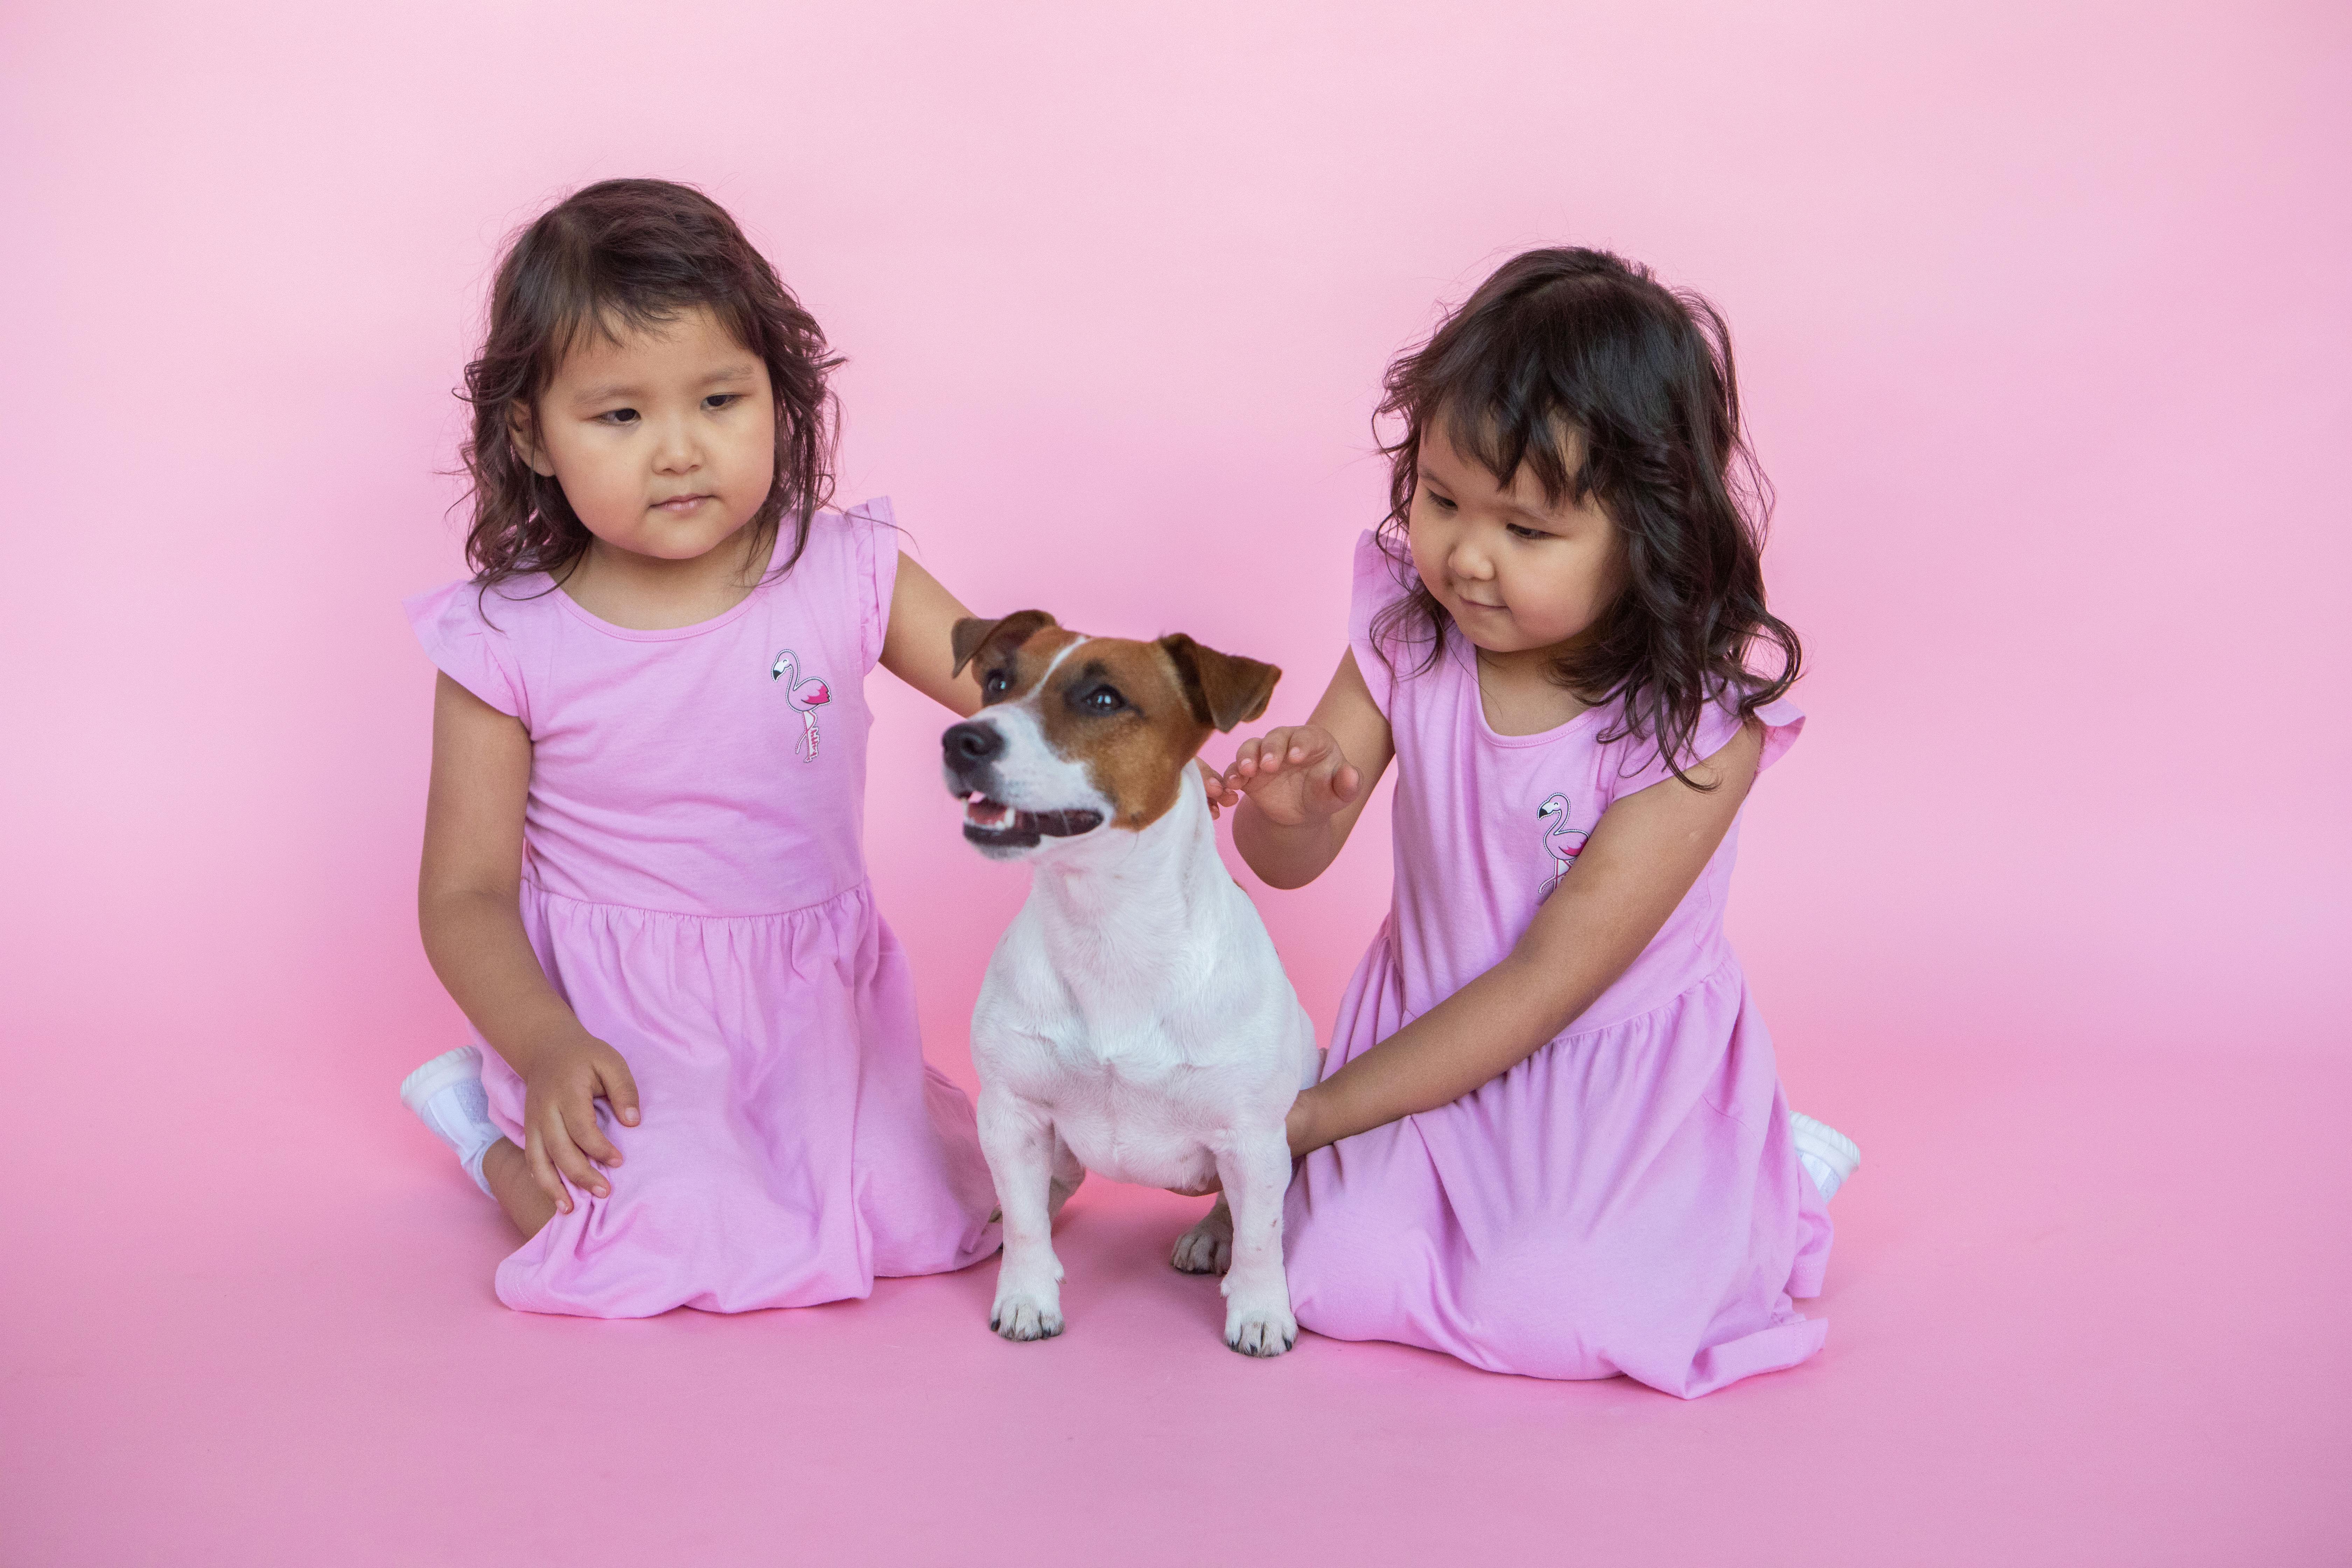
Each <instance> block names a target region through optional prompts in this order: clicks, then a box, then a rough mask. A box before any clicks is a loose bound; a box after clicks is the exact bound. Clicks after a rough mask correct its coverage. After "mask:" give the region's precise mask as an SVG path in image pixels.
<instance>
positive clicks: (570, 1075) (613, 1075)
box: [522, 1030, 639, 1214]
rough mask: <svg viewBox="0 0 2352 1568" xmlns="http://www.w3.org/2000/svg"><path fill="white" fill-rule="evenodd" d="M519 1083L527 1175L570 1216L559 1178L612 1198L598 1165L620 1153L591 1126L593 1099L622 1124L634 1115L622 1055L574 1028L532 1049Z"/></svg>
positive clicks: (630, 1123)
mask: <svg viewBox="0 0 2352 1568" xmlns="http://www.w3.org/2000/svg"><path fill="white" fill-rule="evenodd" d="M522 1081H523V1102H522V1121H523V1130H524V1142H523V1155H524V1157H525V1158H526V1159H527V1160H529V1161H530V1173H531V1176H532V1178H533V1179H534V1180H536V1181H537V1182H538V1183H539V1184H540V1186H541V1188H543V1189H544V1190H545V1191H546V1193H547V1195H548V1196H549V1197H551V1198H553V1199H554V1200H555V1206H556V1208H557V1210H558V1211H559V1212H561V1213H563V1214H570V1213H571V1212H572V1194H571V1193H569V1192H568V1191H566V1190H565V1188H564V1185H563V1178H568V1179H569V1180H570V1181H571V1183H572V1185H573V1186H576V1187H578V1188H580V1189H581V1190H582V1191H583V1192H586V1193H590V1194H593V1195H595V1196H597V1197H600V1198H602V1197H609V1196H611V1195H612V1191H613V1187H612V1184H611V1183H610V1182H608V1181H606V1180H605V1179H604V1172H602V1171H600V1170H598V1169H597V1166H599V1165H607V1166H609V1165H617V1164H619V1163H621V1152H620V1150H618V1149H616V1148H614V1146H613V1142H612V1140H611V1139H609V1138H607V1137H605V1136H604V1129H603V1128H601V1127H599V1126H597V1125H596V1101H597V1100H600V1099H601V1100H604V1101H606V1102H607V1103H609V1104H610V1105H611V1106H612V1108H613V1114H614V1115H615V1116H617V1117H619V1118H620V1120H621V1124H622V1125H623V1126H625V1127H635V1125H636V1124H637V1121H638V1118H639V1111H638V1110H637V1080H636V1079H634V1078H632V1077H630V1076H629V1064H628V1063H627V1062H625V1061H623V1060H622V1059H621V1053H620V1052H618V1051H616V1050H614V1048H613V1047H610V1046H608V1045H606V1044H605V1043H604V1041H602V1040H600V1039H597V1038H596V1037H594V1036H593V1035H590V1034H588V1033H587V1032H586V1031H584V1030H582V1031H578V1032H577V1033H575V1034H574V1035H573V1036H572V1037H571V1038H568V1039H563V1040H559V1041H557V1042H555V1043H553V1044H551V1045H548V1046H544V1047H541V1048H540V1049H538V1050H536V1051H534V1052H532V1053H531V1056H530V1071H529V1072H527V1073H525V1074H524V1075H523V1080H522ZM558 1172H561V1173H562V1178H559V1176H558V1175H557V1173H558Z"/></svg>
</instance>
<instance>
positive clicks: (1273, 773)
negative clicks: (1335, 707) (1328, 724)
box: [1213, 724, 1364, 827]
mask: <svg viewBox="0 0 2352 1568" xmlns="http://www.w3.org/2000/svg"><path fill="white" fill-rule="evenodd" d="M1223 784H1224V792H1223V795H1218V796H1213V798H1214V799H1215V800H1216V802H1217V804H1218V805H1240V804H1241V802H1242V798H1243V796H1244V795H1246V796H1248V797H1249V798H1250V799H1251V800H1254V801H1255V802H1257V808H1258V810H1259V811H1260V812H1262V813H1264V814H1265V818H1266V820H1267V821H1269V822H1271V823H1273V824H1275V825H1276V826H1279V827H1304V826H1309V825H1312V824H1318V823H1323V822H1328V821H1329V820H1330V819H1331V818H1332V817H1334V816H1338V815H1339V813H1340V812H1342V811H1344V810H1346V809H1347V808H1348V807H1349V806H1350V805H1354V804H1355V803H1356V797H1357V796H1358V795H1360V794H1361V793H1362V791H1363V784H1364V775H1363V773H1361V772H1360V770H1359V769H1357V768H1356V767H1355V766H1353V765H1352V764H1351V763H1349V761H1348V759H1347V757H1346V756H1345V755H1344V754H1342V753H1341V752H1340V750H1339V742H1338V741H1336V740H1334V739H1333V738H1332V735H1331V732H1330V731H1328V730H1326V729H1323V728H1322V727H1321V726H1319V725H1316V724H1299V725H1296V726H1294V727H1291V728H1287V729H1281V730H1270V731H1267V732H1266V733H1265V734H1264V735H1261V736H1259V737H1258V738H1257V739H1255V740H1252V741H1244V742H1242V743H1241V749H1240V750H1239V751H1237V752H1234V765H1233V766H1231V767H1229V768H1227V769H1226V770H1225V773H1224V779H1223Z"/></svg>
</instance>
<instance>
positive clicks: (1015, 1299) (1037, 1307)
mask: <svg viewBox="0 0 2352 1568" xmlns="http://www.w3.org/2000/svg"><path fill="white" fill-rule="evenodd" d="M988 1326H989V1327H990V1328H992V1329H994V1330H995V1331H997V1332H998V1333H1000V1334H1002V1335H1003V1336H1004V1337H1005V1338H1006V1339H1008V1340H1050V1339H1052V1338H1053V1337H1054V1336H1055V1334H1058V1333H1060V1332H1061V1331H1062V1293H1061V1291H1060V1290H1058V1289H1047V1290H1000V1291H998V1292H997V1293H996V1305H995V1306H993V1307H991V1308H990V1309H989V1310H988Z"/></svg>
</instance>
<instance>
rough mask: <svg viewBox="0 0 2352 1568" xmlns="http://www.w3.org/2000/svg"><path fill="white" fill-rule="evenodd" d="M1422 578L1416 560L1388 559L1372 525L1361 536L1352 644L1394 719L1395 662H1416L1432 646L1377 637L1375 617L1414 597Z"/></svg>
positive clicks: (1352, 597)
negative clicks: (1409, 563)
mask: <svg viewBox="0 0 2352 1568" xmlns="http://www.w3.org/2000/svg"><path fill="white" fill-rule="evenodd" d="M1417 580H1418V579H1416V578H1415V577H1414V576H1413V574H1412V567H1411V566H1400V565H1399V564H1398V563H1396V562H1394V561H1391V560H1390V559H1389V554H1388V552H1387V551H1385V550H1382V549H1381V542H1380V537H1379V535H1377V534H1375V533H1373V532H1371V531H1369V530H1367V531H1365V533H1364V535H1363V537H1362V538H1360V539H1359V540H1357V541H1356V573H1355V583H1354V585H1353V587H1352V589H1351V590H1350V592H1349V595H1348V646H1349V647H1350V648H1352V649H1353V650H1354V651H1355V655H1356V668H1357V669H1358V670H1359V671H1360V672H1361V673H1362V675H1363V678H1364V684H1365V685H1366V686H1368V687H1370V689H1371V693H1372V702H1373V705H1374V706H1376V707H1377V708H1379V709H1380V710H1381V717H1382V718H1384V719H1392V715H1391V713H1390V712H1389V708H1390V705H1391V702H1392V701H1393V700H1395V697H1396V682H1397V672H1396V668H1395V664H1396V663H1402V664H1403V665H1404V666H1405V667H1406V668H1412V665H1413V664H1414V663H1415V662H1416V661H1417V660H1418V658H1421V657H1422V656H1423V655H1425V654H1426V652H1427V649H1426V648H1425V647H1421V646H1418V645H1414V644H1411V643H1404V644H1400V643H1397V642H1395V641H1393V640H1391V641H1387V642H1376V641H1375V640H1374V637H1373V634H1372V622H1373V621H1374V620H1375V619H1376V618H1377V617H1378V616H1380V614H1381V611H1383V610H1385V609H1387V608H1388V607H1389V606H1390V605H1395V604H1399V603H1402V601H1403V600H1404V599H1405V598H1407V597H1409V596H1410V595H1412V587H1413V584H1414V583H1415V582H1416V581H1417ZM1391 661H1394V662H1391Z"/></svg>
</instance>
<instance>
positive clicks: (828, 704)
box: [407, 501, 998, 1318]
mask: <svg viewBox="0 0 2352 1568" xmlns="http://www.w3.org/2000/svg"><path fill="white" fill-rule="evenodd" d="M889 523H890V511H889V503H888V502H887V501H875V502H872V503H869V504H868V505H867V506H866V507H864V508H859V509H855V510H851V511H850V512H849V513H848V514H847V515H846V516H840V515H835V514H833V513H823V514H820V515H819V516H818V517H817V518H816V519H815V520H814V523H813V524H812V526H811V528H810V531H809V539H808V548H807V552H805V553H804V554H803V556H802V557H801V559H800V561H799V563H797V564H795V565H794V566H793V569H792V571H791V572H790V573H789V574H786V575H784V576H783V577H782V578H772V579H771V580H770V581H768V582H766V583H764V584H761V586H760V587H759V588H757V589H755V590H754V591H753V592H752V593H751V595H750V596H748V597H747V598H745V599H744V601H743V602H742V603H741V604H740V605H736V606H735V607H734V608H733V609H731V610H730V611H728V612H727V613H726V614H725V615H723V616H719V617H718V618H716V619H714V620H709V621H704V622H702V623H701V624H699V625H698V626H682V627H679V628H678V629H677V630H675V631H628V630H625V629H623V628H622V627H619V626H612V625H609V624H608V623H606V622H604V621H601V620H598V619H597V618H596V617H595V616H592V615H590V614H588V612H587V611H585V610H583V609H582V608H581V607H580V606H579V605H576V604H574V603H573V602H572V599H571V598H570V597H569V596H567V595H565V594H563V593H562V591H561V590H559V589H556V588H554V587H553V585H552V584H551V582H550V581H549V579H548V578H546V577H545V576H531V577H527V578H521V579H518V580H516V581H513V582H509V583H507V584H501V585H500V586H499V587H498V588H495V589H492V590H489V591H488V593H484V592H483V591H481V590H479V589H478V588H476V587H475V586H474V585H473V584H470V583H457V584H450V585H449V586H448V587H446V588H441V589H437V590H436V591H435V592H432V593H429V594H423V595H418V596H417V597H415V598H414V599H411V600H410V601H408V605H407V609H408V615H409V619H410V622H411V624H412V625H414V626H415V629H416V635H417V637H418V638H419V639H420V640H421V641H422V642H423V643H424V645H425V651H426V652H427V653H428V654H430V655H431V656H432V658H433V662H434V663H435V664H436V665H438V666H439V667H440V668H442V669H443V670H445V671H446V672H447V673H448V675H449V676H450V677H451V678H452V679H455V680H457V682H458V683H459V684H461V685H463V686H464V687H465V688H466V689H467V690H469V691H471V692H472V693H473V694H474V695H475V696H477V697H479V698H480V699H481V700H483V701H485V702H488V704H489V705H490V706H491V707H493V708H496V709H497V710H499V711H500V712H502V713H509V714H512V715H513V716H515V717H516V718H518V719H520V720H521V721H522V723H523V726H524V728H525V729H527V730H528V731H530V740H531V748H532V752H531V774H530V795H529V798H528V801H527V803H526V805H525V807H524V817H523V846H524V851H523V854H524V858H523V869H522V921H523V929H524V930H525V931H527V932H529V933H530V942H531V945H532V947H533V948H534V949H535V950H536V951H537V952H538V954H539V962H540V964H541V967H542V968H544V969H545V970H546V972H547V977H548V979H549V980H550V981H551V982H552V983H553V984H554V986H555V988H556V990H557V991H558V992H559V993H560V994H562V996H563V998H564V999H565V1000H566V1001H567V1002H569V1003H570V1004H571V1005H572V1010H573V1011H574V1012H575V1013H577V1014H578V1015H579V1016H580V1022H581V1023H582V1024H583V1026H585V1027H586V1028H587V1030H588V1032H589V1033H590V1034H593V1035H594V1036H595V1037H597V1038H599V1039H601V1040H604V1041H605V1042H606V1043H608V1044H610V1045H611V1046H613V1047H614V1048H615V1049H617V1050H618V1051H619V1052H620V1053H621V1055H622V1056H623V1057H624V1058H626V1059H627V1061H628V1064H629V1070H630V1072H631V1073H632V1074H634V1075H635V1079H636V1080H637V1087H638V1089H639V1091H640V1092H641V1094H642V1096H643V1099H644V1111H645V1116H644V1121H642V1122H641V1123H640V1125H638V1126H636V1127H635V1128H629V1127H623V1126H621V1125H619V1124H618V1123H617V1122H615V1121H613V1119H612V1118H611V1116H610V1115H609V1113H604V1127H605V1131H606V1133H607V1135H608V1136H610V1137H611V1138H612V1140H613V1141H614V1143H615V1144H617V1145H618V1146H619V1147H620V1149H621V1152H623V1154H624V1155H625V1157H626V1160H625V1163H624V1164H622V1165H620V1166H619V1167H617V1168H616V1169H615V1170H614V1172H613V1176H612V1187H613V1192H612V1195H611V1196H610V1197H609V1198H604V1199H601V1200H599V1199H595V1198H591V1197H589V1196H588V1195H587V1194H584V1193H577V1192H575V1194H573V1195H574V1197H575V1199H576V1200H577V1201H576V1203H575V1204H574V1206H573V1208H572V1212H571V1213H570V1214H559V1215H556V1216H555V1217H554V1218H553V1219H552V1220H551V1221H549V1222H548V1225H547V1226H546V1228H545V1229H543V1230H541V1232H540V1233H539V1234H538V1235H537V1236H535V1237H532V1238H531V1239H530V1240H529V1241H527V1242H525V1243H524V1244H523V1245H522V1247H520V1249H518V1250H517V1251H516V1252H515V1253H514V1254H513V1255H512V1256H511V1257H509V1258H507V1259H506V1260H505V1261H504V1262H503V1263H501V1264H499V1270H498V1293H499V1300H502V1301H504V1302H506V1304H507V1305H509V1307H516V1308H520V1309H522V1310H526V1311H534V1312H571V1313H577V1314H580V1315H583V1316H587V1317H599V1318H636V1317H646V1316H650V1315H651V1314H653V1313H656V1312H662V1311H667V1310H669V1309H670V1308H672V1307H679V1306H686V1307H700V1308H703V1309H705V1310H710V1311H719V1312H740V1311H748V1310H753V1309H755V1308H761V1307H794V1306H803V1305H806V1304H808V1303H811V1302H816V1301H833V1300H841V1299H843V1298H845V1297H859V1296H865V1295H866V1294H867V1293H868V1292H870V1291H871V1290H872V1289H873V1285H874V1279H875V1276H877V1275H902V1274H929V1273H935V1272H939V1271H941V1270H944V1269H950V1268H962V1267H964V1266H965V1265H966V1264H968V1263H971V1262H973V1261H974V1260H976V1259H978V1258H984V1257H986V1256H987V1255H988V1254H990V1253H991V1252H993V1251H994V1250H995V1249H996V1247H997V1241H998V1237H997V1226H995V1225H993V1224H992V1223H991V1222H990V1220H989V1214H990V1211H991V1210H992V1209H993V1208H994V1206H995V1203H994V1194H993V1189H992V1186H991V1184H990V1182H989V1176H988V1168H987V1165H986V1163H984V1162H983V1161H982V1158H981V1153H980V1143H979V1138H978V1134H977V1132H976V1131H975V1129H974V1126H973V1121H972V1112H971V1104H970V1102H969V1101H967V1100H965V1098H964V1096H963V1094H962V1092H961V1090H959V1089H956V1088H955V1087H954V1086H953V1085H951V1084H950V1083H949V1082H948V1081H947V1080H946V1079H942V1078H941V1077H940V1076H939V1074H938V1073H937V1072H935V1071H933V1070H932V1069H931V1068H929V1067H928V1066H927V1065H926V1064H925V1062H924V1060H923V1054H922V1042H921V1040H920V1038H919V1036H918V1034H917V1030H916V1023H915V998H914V992H913V987H912V984H911V981H910V979H909V976H908V969H907V961H906V957H905V954H904V953H903V952H901V950H900V949H899V946H898V940H897V939H896V938H895V937H893V936H892V935H891V934H890V928H889V927H888V926H887V925H885V924H884V923H883V922H882V919H881V916H880V915H879V914H878V913H877V912H876V910H875V908H874V890H873V889H872V887H871V886H870V885H869V884H868V883H867V881H866V862H865V856H864V849H863V831H864V819H865V793H866V787H865V786H866V730H867V728H868V726H869V725H870V724H871V722H872V717H871V715H870V713H869V712H868V710H867V709H866V702H865V699H864V695H863V686H864V682H865V677H866V671H867V670H869V669H871V668H873V667H874V662H875V660H876V659H877V658H878V657H879V656H880V654H881V650H882V634H883V630H884V628H885V626H886V625H887V618H888V615H889V607H890V592H891V585H892V584H893V583H894V582H895V581H896V579H897V575H898V545H897V542H896V535H895V534H894V533H893V532H892V531H891V529H890V527H889ZM482 1063H483V1065H482V1082H483V1087H484V1088H485V1089H488V1092H489V1102H490V1114H491V1116H492V1118H493V1119H494V1120H496V1121H498V1122H499V1125H500V1126H501V1127H502V1128H504V1129H505V1131H506V1132H507V1134H508V1135H509V1137H511V1138H514V1139H515V1140H516V1141H517V1142H520V1141H521V1135H522V1130H521V1117H522V1110H523V1086H522V1081H521V1079H519V1078H517V1077H516V1076H515V1074H514V1072H513V1071H512V1070H511V1069H510V1068H508V1066H507V1065H506V1063H505V1062H504V1061H502V1060H501V1059H500V1058H499V1056H498V1054H497V1053H496V1052H495V1051H492V1050H488V1049H487V1048H486V1049H485V1050H484V1052H483V1058H482ZM599 1110H600V1112H604V1108H603V1107H602V1106H601V1105H600V1107H599Z"/></svg>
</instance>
